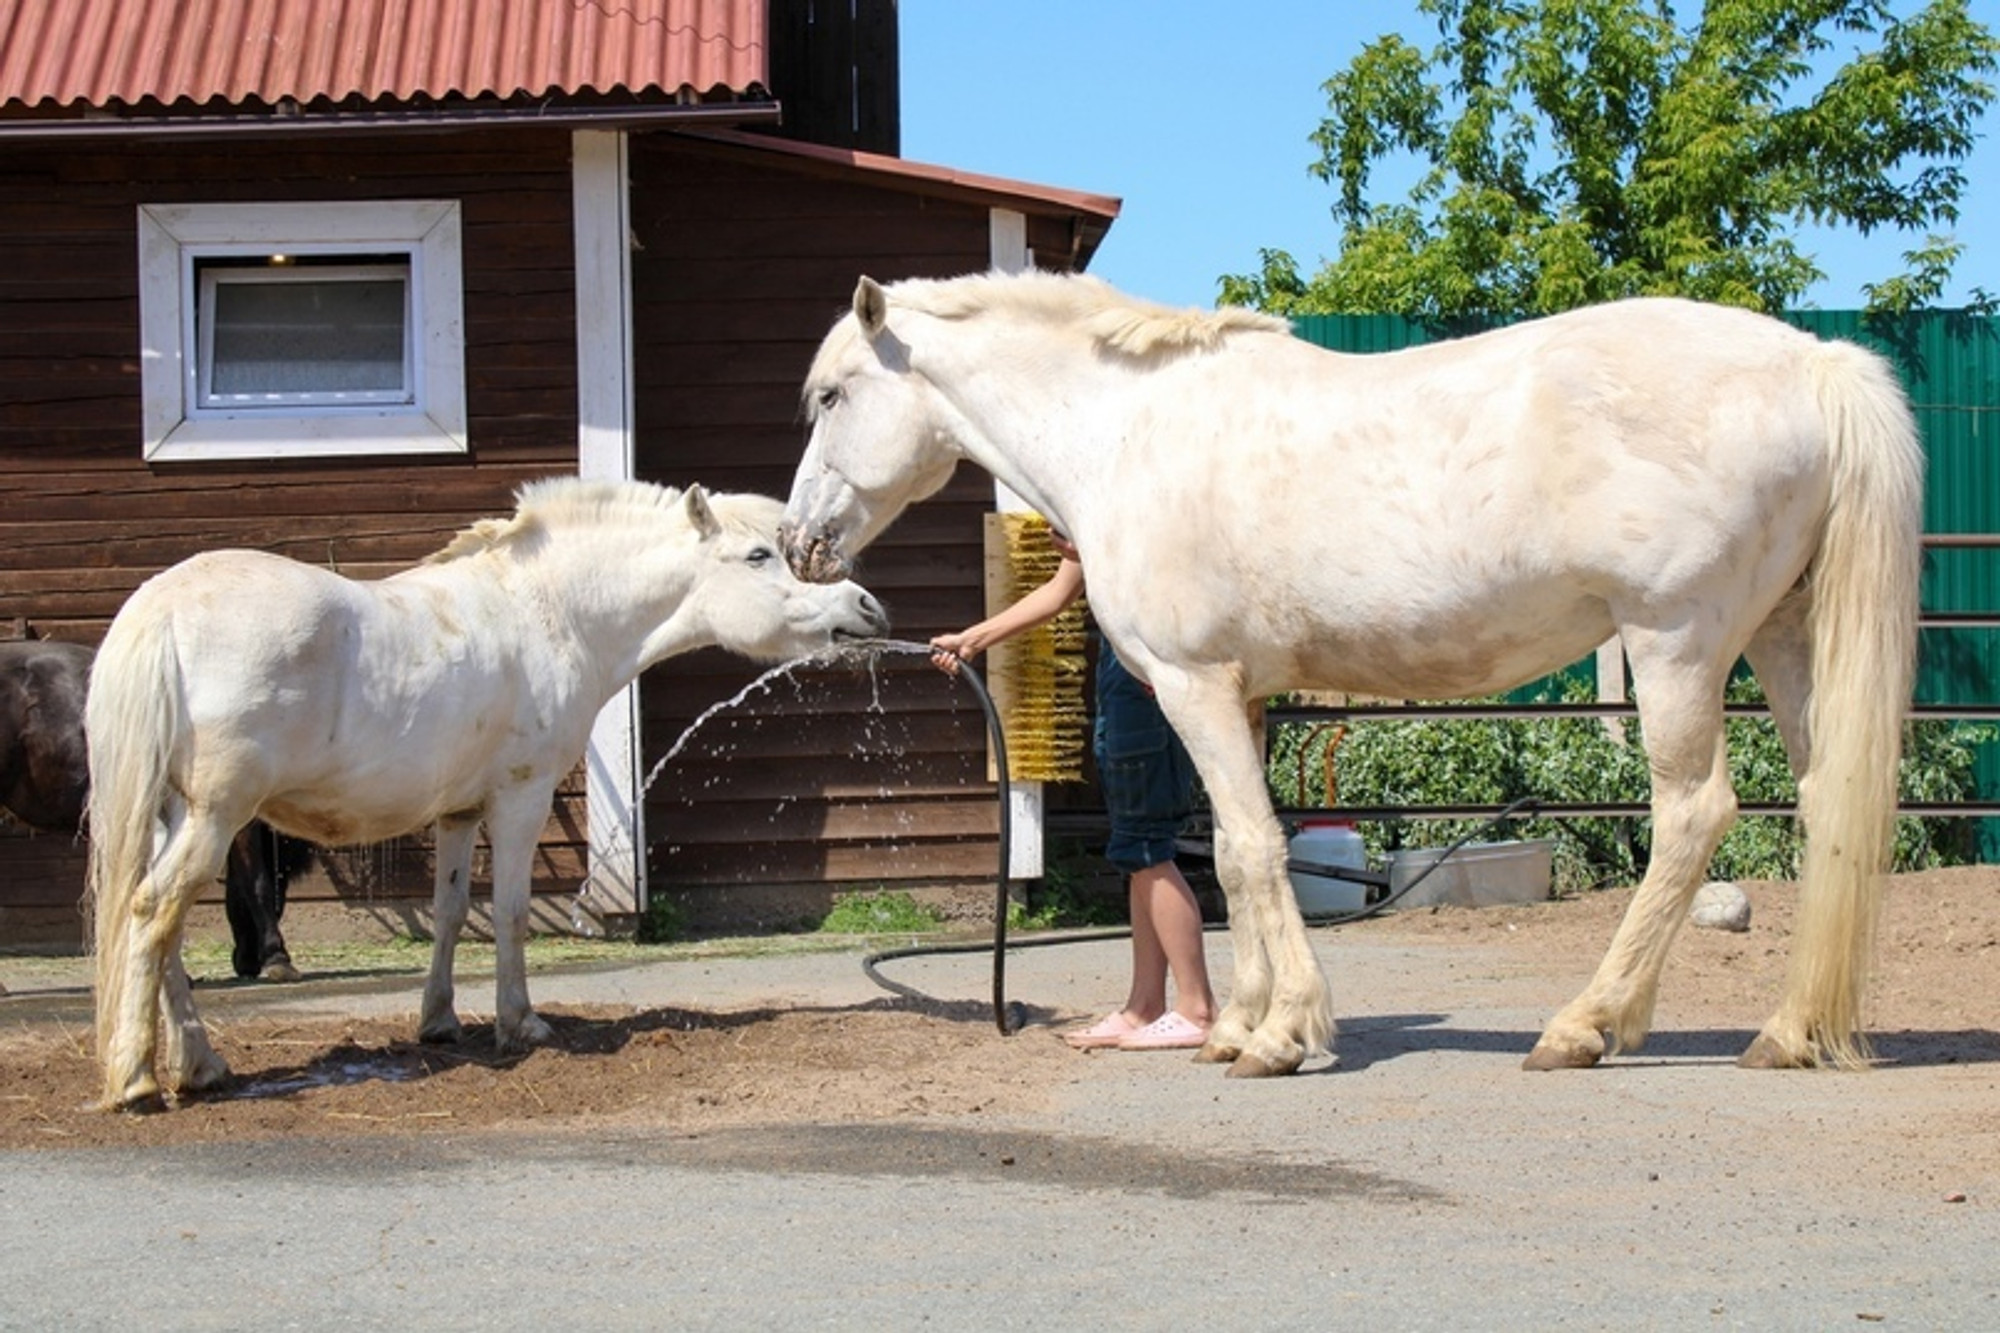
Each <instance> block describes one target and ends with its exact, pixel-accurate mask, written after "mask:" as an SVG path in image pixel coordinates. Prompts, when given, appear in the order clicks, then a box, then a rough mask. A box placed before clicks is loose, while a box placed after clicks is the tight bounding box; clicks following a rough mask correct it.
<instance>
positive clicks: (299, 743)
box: [85, 478, 888, 1107]
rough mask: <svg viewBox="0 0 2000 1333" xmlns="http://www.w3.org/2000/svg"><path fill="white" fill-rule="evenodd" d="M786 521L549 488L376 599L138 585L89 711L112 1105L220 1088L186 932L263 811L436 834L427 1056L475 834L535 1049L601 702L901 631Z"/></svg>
mask: <svg viewBox="0 0 2000 1333" xmlns="http://www.w3.org/2000/svg"><path fill="white" fill-rule="evenodd" d="M780 509H781V506H780V504H779V502H778V501H777V500H775V499H772V498H769V497H766V496H760V495H712V496H711V495H709V494H707V493H706V492H704V491H703V490H702V489H701V488H700V487H690V488H688V489H687V490H686V491H674V490H668V489H665V488H662V487H659V486H652V485H647V484H643V483H603V482H586V481H578V480H576V479H574V478H559V479H553V480H546V481H540V482H535V483H532V484H530V485H528V486H526V487H524V488H523V489H522V491H521V493H520V497H519V507H518V510H517V512H516V513H515V515H514V516H513V518H511V519H509V520H504V521H503V520H492V519H489V520H485V521H483V522H481V523H479V524H477V525H476V526H474V527H473V528H471V529H470V530H468V531H466V532H464V533H462V534H460V535H459V537H458V538H457V539H456V540H454V541H453V542H452V543H451V544H450V545H449V546H447V547H446V548H445V549H444V550H442V551H440V552H439V553H437V554H436V555H434V556H432V557H431V558H430V560H429V561H427V562H426V563H424V564H422V565H419V566H418V567H416V568H414V569H411V570H408V571H406V572H404V573H401V574H397V575H396V576H394V577H393V578H388V579H384V580H381V581H379V582H371V583H359V582H353V581H350V580H348V579H345V578H342V577H340V576H339V575H337V574H333V573H329V572H327V571H326V570H323V569H318V568H315V567H314V566H311V565H305V564H299V563H297V562H295V561H291V560H286V559H284V558H282V557H279V556H274V555H267V554H263V553H259V552H255V551H213V552H208V553H206V554H203V555H198V556H195V557H194V558H192V559H190V560H187V561H184V562H183V563H181V564H178V565H176V566H174V567H173V568H171V569H169V570H167V571H165V572H164V573H162V574H159V575H158V576H156V577H154V578H152V579H150V580H148V581H147V582H146V583H145V584H144V585H142V586H141V587H140V588H139V590H138V591H137V592H135V593H133V595H132V597H131V599H130V600H129V601H127V602H126V604H125V606H124V608H123V609H122V610H120V611H119V613H118V617H117V619H115V620H114V621H113V622H112V624H111V629H110V632H109V633H108V634H107V635H106V637H105V640H104V645H103V647H102V649H101V650H100V651H99V652H98V655H97V663H96V667H95V669H94V672H93V675H92V679H91V688H90V695H89V702H88V705H87V709H86V717H85V729H86V733H87V736H88V740H89V748H90V779H91V782H90V816H89V818H90V825H89V827H90V835H91V841H90V887H91V890H92V892H93V894H94V895H95V898H96V945H97V1049H98V1052H99V1055H100V1057H101V1059H102V1061H103V1065H104V1100H105V1104H106V1105H107V1106H110V1107H127V1106H141V1105H154V1104H157V1102H158V1100H159V1097H160V1091H161V1083H162V1075H163V1077H164V1082H165V1085H166V1086H167V1088H169V1089H171V1090H173V1091H177V1092H189V1091H198V1090H200V1089H203V1088H207V1087H212V1086H214V1085H215V1084H216V1083H217V1082H219V1081H220V1080H221V1079H223V1078H225V1077H226V1076H227V1075H228V1072H229V1071H228V1067H227V1066H226V1065H225V1064H224V1063H223V1061H222V1059H221V1058H220V1057H219V1056H218V1055H217V1054H216V1053H215V1052H214V1050H213V1049H212V1048H211V1047H210V1045H209V1043H208V1040H207V1038H206V1036H205V1035H204V1033H203V1030H202V1025H201V1020H200V1019H199V1018H198V1017H197V1016H196V1014H195V1010H194V1002H193V997H192V995H191V994H190V991H189V987H188V979H187V973H186V972H185V971H184V970H183V968H182V965H181V961H180V941H181V929H182V924H183V921H184V919H185V916H186V912H187V909H188V906H189V904H190V903H192V902H193V901H194V899H195V896H196V895H197V893H198V892H199V891H200V889H201V887H202V886H203V885H204V884H207V883H209V882H211V881H213V880H215V879H217V878H219V877H220V875H221V873H222V865H223V856H224V854H225V852H226V851H227V850H228V847H229V842H230V838H231V837H232V835H234V834H235V832H236V830H237V829H239V828H241V827H242V826H243V825H244V824H246V823H248V822H249V821H250V819H252V818H253V817H261V818H263V819H264V820H266V821H268V822H269V823H271V824H273V825H276V826H277V827H278V828H280V829H283V830H284V831H285V832H288V833H293V834H297V835H298V836H300V837H304V838H310V839H311V840H312V841H314V842H317V843H323V844H329V845H338V844H343V843H357V842H373V841H377V840H380V839H384V838H390V837H396V836H399V835H402V834H405V833H409V832H411V831H413V830H417V829H421V828H423V827H425V826H426V825H433V824H434V825H435V826H436V829H437V882H436V922H435V928H436V943H435V946H434V949H433V952H432V955H431V967H430V973H429V976H428V978H427V980H426V982H425V985H424V999H423V1013H422V1018H421V1020H420V1034H421V1036H422V1037H423V1038H424V1039H425V1040H430V1041H449V1040H454V1039H456V1038H457V1037H458V1035H459V1023H458V1018H457V1016H456V1014H455V1013H454V1011H453V1007H452V954H453V949H454V946H455V944H456V942H457V937H458V932H459V930H460V928H461V927H462V926H463V925H464V923H465V919H466V914H467V910H468V907H469V888H470V872H471V865H472V852H473V840H474V836H475V835H476V833H477V832H478V830H479V828H480V826H481V825H482V824H483V825H484V826H485V828H486V833H487V838H488V841H489V843H490V844H491V847H492V857H493V933H494V941H495V945H496V953H497V959H496V968H497V970H498V977H497V979H496V991H497V1000H496V1022H495V1027H496V1031H497V1036H498V1039H499V1043H500V1045H501V1046H502V1048H503V1049H504V1048H508V1047H514V1046H518V1045H522V1044H526V1043H534V1042H539V1041H544V1040H546V1039H547V1038H548V1036H549V1027H548V1025H547V1023H545V1022H544V1021H543V1020H542V1019H541V1018H540V1017H539V1016H537V1015H536V1014H535V1012H534V1010H533V1009H532V1008H530V1006H529V1003H528V986H527V974H526V965H525V963H524V961H523V957H522V937H523V933H524V930H525V928H526V924H527V915H528V890H529V878H530V865H531V858H532V857H533V854H534V850H535V843H536V839H537V838H538V836H539V835H540V833H541V830H542V827H543V825H544V823H545V822H546V821H547V819H548V816H549V805H550V800H551V798H552V797H553V795H554V793H555V788H556V784H557V783H558V782H559V781H561V780H562V778H563V777H564V775H566V774H567V773H569V772H570V770H571V769H572V768H573V767H574V765H575V764H576V762H577V760H578V758H579V757H580V756H581V755H582V753H583V748H584V743H585V740H586V739H587V737H588V735H589V731H590V726H591V721H592V719H593V718H594V717H595V716H596V715H597V713H598V711H599V709H601V708H602V707H603V705H604V704H605V703H606V701H608V700H609V699H610V698H611V696H612V695H613V694H614V693H616V692H617V691H618V690H619V689H620V688H621V687H623V686H624V685H625V684H626V683H627V682H629V681H631V680H632V679H633V678H634V677H636V676H637V675H638V674H639V673H640V672H641V671H643V670H645V669H646V668H647V667H649V666H651V665H652V664H653V663H655V662H658V661H660V660H662V659H663V658H667V657H671V656H673V655H674V654H675V653H682V652H686V651H688V650H690V649H693V648H700V647H703V646H705V645H710V644H719V645H721V646H722V647H724V648H728V649H731V650H733V651H735V652H739V653H743V654H746V655H748V656H751V657H757V658H766V659H776V658H784V657H791V656H797V655H800V654H804V653H807V652H811V651H814V650H817V649H820V648H823V647H826V646H827V645H829V644H830V643H832V642H833V641H834V640H836V639H842V638H850V637H851V638H861V637H874V636H879V635H881V634H882V633H883V632H884V630H885V629H886V628H887V625H888V621H887V618H886V617H885V616H884V615H883V613H882V609H881V607H880V606H878V605H877V604H876V601H875V599H874V598H873V597H871V596H870V595H869V594H868V593H867V592H865V591H863V590H862V589H861V588H859V587H857V586H855V585H854V584H852V583H842V584H839V585H838V586H835V587H824V588H823V587H815V586H813V585H810V584H804V583H800V582H799V581H797V580H796V579H794V578H793V577H792V575H791V573H790V571H789V570H787V569H786V568H785V562H784V561H783V560H782V559H780V558H779V556H778V551H777V546H776V541H775V535H776V531H777V521H778V517H779V511H780ZM163 990H164V994H165V998H166V1002H167V1009H168V1014H167V1018H168V1021H167V1029H166V1030H167V1044H166V1052H165V1059H164V1061H163V1062H162V1063H163V1064H164V1069H163V1070H161V1071H160V1074H158V1075H156V1072H155V1069H154V1064H155V1054H156V1042H157V1031H156V1029H157V1027H158V1020H159V1013H160V997H161V994H162V991H163Z"/></svg>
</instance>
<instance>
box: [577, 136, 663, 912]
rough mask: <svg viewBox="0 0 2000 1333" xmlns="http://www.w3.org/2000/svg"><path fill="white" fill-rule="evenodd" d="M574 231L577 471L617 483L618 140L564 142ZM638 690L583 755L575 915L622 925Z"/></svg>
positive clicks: (623, 227) (626, 406)
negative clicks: (580, 870) (580, 877)
mask: <svg viewBox="0 0 2000 1333" xmlns="http://www.w3.org/2000/svg"><path fill="white" fill-rule="evenodd" d="M570 146H571V168H570V197H571V203H572V210H573V212H574V214H575V227H576V378H577V393H576V397H577V404H576V407H577V414H576V415H577V465H576V467H577V473H578V475H579V476H584V477H597V478H601V479H607V480H615V481H626V480H630V479H631V477H632V475H633V454H632V262H631V247H630V242H629V237H630V235H631V190H630V186H629V182H628V180H627V178H626V144H625V135H624V134H623V133H622V132H620V131H615V130H579V131H577V132H576V133H574V134H573V135H571V136H570ZM639 763H640V754H639V686H638V682H636V681H635V682H633V683H632V684H631V685H628V686H626V687H625V688H624V689H622V690H620V691H619V692H618V694H617V695H616V696H614V697H613V698H612V700H611V702H610V703H608V704H606V705H605V706H604V710H603V711H602V712H600V713H599V714H598V715H597V720H596V722H595V723H593V724H592V726H591V729H590V745H589V748H588V749H586V750H585V751H584V776H585V781H586V783H587V796H586V801H587V809H588V812H589V820H590V858H589V877H588V879H587V880H586V881H585V882H586V885H587V888H586V890H585V891H584V892H582V893H579V894H578V895H577V908H578V917H579V919H581V918H583V917H586V916H587V917H590V918H595V921H596V923H597V924H598V925H600V926H601V925H602V924H603V923H604V921H605V919H606V918H615V917H624V918H626V919H628V920H629V919H631V918H634V917H636V916H637V915H638V914H639V913H641V912H643V911H644V910H645V907H646V854H645V846H646V839H645V830H646V820H645V810H644V808H643V806H642V804H641V801H640V792H639Z"/></svg>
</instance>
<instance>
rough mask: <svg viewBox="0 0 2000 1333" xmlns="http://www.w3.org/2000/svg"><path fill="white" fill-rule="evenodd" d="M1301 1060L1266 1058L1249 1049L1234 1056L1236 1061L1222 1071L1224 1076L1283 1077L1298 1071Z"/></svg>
mask: <svg viewBox="0 0 2000 1333" xmlns="http://www.w3.org/2000/svg"><path fill="white" fill-rule="evenodd" d="M1302 1063H1304V1061H1303V1060H1292V1061H1289V1062H1284V1061H1277V1060H1266V1059H1265V1058H1264V1057H1263V1056H1261V1055H1255V1054H1252V1053H1251V1052H1249V1051H1245V1052H1243V1054H1241V1055H1239V1056H1237V1057H1236V1062H1235V1063H1234V1064H1232V1065H1230V1066H1229V1068H1228V1069H1226V1070H1224V1071H1223V1075H1222V1076H1223V1077H1224V1078H1283V1077H1284V1076H1285V1075H1286V1074H1296V1073H1298V1072H1299V1065H1300V1064H1302Z"/></svg>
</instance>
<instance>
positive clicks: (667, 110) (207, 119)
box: [0, 101, 783, 142]
mask: <svg viewBox="0 0 2000 1333" xmlns="http://www.w3.org/2000/svg"><path fill="white" fill-rule="evenodd" d="M782 115H783V111H782V108H781V107H780V106H779V104H778V103H777V102H775V101H763V102H717V103H693V104H674V105H635V106H527V107H517V106H486V107H435V108H408V109H391V110H336V111H314V110H305V109H296V108H292V109H285V108H281V109H279V110H276V111H272V112H267V113H261V114H259V113H245V112H222V113H202V112H195V113H188V114H173V113H158V114H153V113H141V114H136V115H121V114H118V113H109V112H104V111H99V110H95V109H93V110H92V111H91V112H90V113H89V114H88V115H85V116H79V117H74V118H71V117H63V118H53V117H51V118H46V119H44V118H24V119H16V120H9V119H6V118H4V117H0V142H8V141H13V142H19V141H23V140H58V141H68V140H91V139H161V140H166V139H257V138H266V137H271V136H290V135H302V134H303V135H323V136H324V135H339V134H380V133H395V132H419V131H428V132H436V131H439V130H454V129H468V128H483V127H489V126H494V125H516V126H533V127H536V128H542V129H600V130H617V129H663V128H673V129H697V128H725V127H731V126H737V125H765V124H775V123H777V122H778V121H779V120H780V119H781V118H782Z"/></svg>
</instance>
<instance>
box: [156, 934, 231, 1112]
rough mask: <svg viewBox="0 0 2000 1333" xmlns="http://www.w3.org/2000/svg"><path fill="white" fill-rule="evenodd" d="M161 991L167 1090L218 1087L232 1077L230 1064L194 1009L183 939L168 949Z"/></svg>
mask: <svg viewBox="0 0 2000 1333" xmlns="http://www.w3.org/2000/svg"><path fill="white" fill-rule="evenodd" d="M160 993H161V995H162V997H163V998H164V1000H165V1001H166V1010H167V1024H166V1034H167V1035H166V1050H165V1052H164V1053H163V1058H162V1060H161V1063H162V1064H163V1065H164V1066H165V1067H166V1083H167V1089H168V1090H169V1091H170V1092H174V1093H189V1092H203V1091H206V1090H207V1089H209V1088H214V1087H218V1086H220V1085H221V1084H223V1083H224V1082H226V1081H227V1080H228V1078H229V1065H228V1062H226V1061H225V1060H224V1059H223V1058H222V1057H221V1056H220V1055H218V1054H216V1051H215V1048H214V1047H213V1046H211V1045H209V1041H208V1029H207V1028H206V1027H204V1026H203V1025H202V1021H201V1015H200V1014H198V1013H196V1012H195V1008H194V983H193V982H192V981H190V980H189V979H188V973H187V965H186V964H185V963H183V962H182V961H181V941H180V940H179V939H178V938H177V939H175V941H174V945H173V947H172V948H171V949H169V950H167V958H166V966H165V967H164V968H163V969H162V975H161V982H160Z"/></svg>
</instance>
